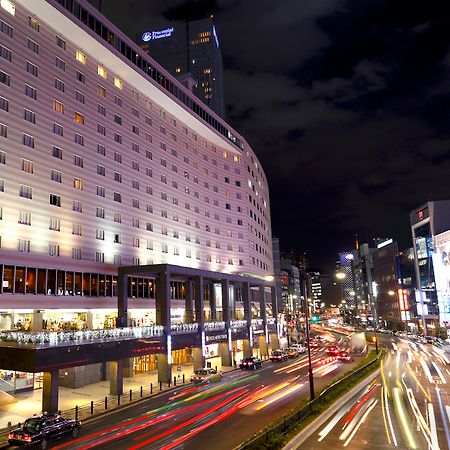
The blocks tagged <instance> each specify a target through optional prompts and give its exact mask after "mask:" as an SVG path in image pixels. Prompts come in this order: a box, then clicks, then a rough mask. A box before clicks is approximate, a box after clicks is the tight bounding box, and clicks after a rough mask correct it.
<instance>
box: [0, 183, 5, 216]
mask: <svg viewBox="0 0 450 450" xmlns="http://www.w3.org/2000/svg"><path fill="white" fill-rule="evenodd" d="M0 192H5V180H4V179H3V178H0ZM2 212H3V209H2V208H0V220H2V218H3V216H2V214H1V213H2Z"/></svg>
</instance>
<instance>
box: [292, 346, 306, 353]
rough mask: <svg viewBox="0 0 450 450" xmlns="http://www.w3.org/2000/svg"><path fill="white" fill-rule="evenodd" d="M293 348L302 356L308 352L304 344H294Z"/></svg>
mask: <svg viewBox="0 0 450 450" xmlns="http://www.w3.org/2000/svg"><path fill="white" fill-rule="evenodd" d="M291 348H292V349H295V350H297V351H298V352H299V353H300V354H301V353H305V351H306V348H305V346H304V345H302V344H292V345H291Z"/></svg>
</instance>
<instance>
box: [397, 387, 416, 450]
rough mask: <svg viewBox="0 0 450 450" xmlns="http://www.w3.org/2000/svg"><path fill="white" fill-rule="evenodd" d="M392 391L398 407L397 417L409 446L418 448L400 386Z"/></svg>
mask: <svg viewBox="0 0 450 450" xmlns="http://www.w3.org/2000/svg"><path fill="white" fill-rule="evenodd" d="M392 393H393V398H394V406H395V409H396V413H397V417H398V419H399V422H400V424H401V426H402V431H403V436H404V437H405V440H406V442H407V444H408V447H409V448H411V449H416V448H418V446H417V442H416V440H415V439H414V436H413V434H412V432H411V428H410V426H409V422H408V415H407V413H406V409H405V405H404V404H403V401H402V398H401V395H400V389H399V388H398V387H395V388H394V389H393V390H392Z"/></svg>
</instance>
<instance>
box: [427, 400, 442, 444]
mask: <svg viewBox="0 0 450 450" xmlns="http://www.w3.org/2000/svg"><path fill="white" fill-rule="evenodd" d="M428 418H429V420H430V429H431V442H432V444H433V449H435V450H439V441H438V436H437V429H436V420H435V418H434V408H433V403H428Z"/></svg>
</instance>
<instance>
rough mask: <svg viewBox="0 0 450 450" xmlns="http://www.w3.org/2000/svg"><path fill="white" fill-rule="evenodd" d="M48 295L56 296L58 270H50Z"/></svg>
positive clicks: (48, 273)
mask: <svg viewBox="0 0 450 450" xmlns="http://www.w3.org/2000/svg"><path fill="white" fill-rule="evenodd" d="M47 294H48V295H55V294H56V270H51V269H49V270H48V271H47Z"/></svg>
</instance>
